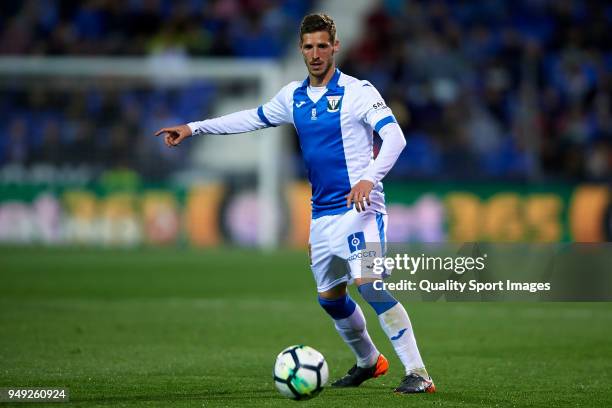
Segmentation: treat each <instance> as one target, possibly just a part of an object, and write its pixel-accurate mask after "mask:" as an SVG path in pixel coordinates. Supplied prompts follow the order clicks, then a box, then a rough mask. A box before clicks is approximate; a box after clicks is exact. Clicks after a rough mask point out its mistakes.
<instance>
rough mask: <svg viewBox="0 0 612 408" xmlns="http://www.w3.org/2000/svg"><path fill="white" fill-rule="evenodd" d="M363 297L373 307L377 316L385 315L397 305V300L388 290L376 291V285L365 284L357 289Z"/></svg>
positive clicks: (371, 283)
mask: <svg viewBox="0 0 612 408" xmlns="http://www.w3.org/2000/svg"><path fill="white" fill-rule="evenodd" d="M357 289H358V290H359V293H360V294H361V296H362V297H363V298H364V299H365V300H366V301H367V302H368V303H369V304H370V306H372V308H373V309H374V311H375V312H376V314H377V315H380V314H382V313H385V312H386V311H387V310H389V309H391V308H392V307H393V306H395V305H396V304H397V300H395V298H394V297H393V296H391V294H390V293H389V292H387V291H386V290H384V289H383V290H376V289H374V283H373V282H370V283H364V284H363V285H361V286H359V287H358V288H357Z"/></svg>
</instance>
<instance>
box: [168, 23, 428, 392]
mask: <svg viewBox="0 0 612 408" xmlns="http://www.w3.org/2000/svg"><path fill="white" fill-rule="evenodd" d="M299 46H300V50H301V52H302V55H303V57H304V62H305V64H306V68H307V69H308V77H307V78H306V79H305V80H304V81H294V82H291V83H289V84H288V85H286V86H285V87H283V88H282V89H281V90H280V92H279V93H278V94H277V95H276V96H274V97H273V98H272V100H270V101H269V102H267V103H265V104H263V105H261V106H259V107H258V108H256V109H250V110H244V111H240V112H236V113H232V114H229V115H225V116H222V117H219V118H215V119H208V120H204V121H201V122H191V123H188V124H186V125H180V126H175V127H168V128H163V129H160V130H159V131H158V132H157V133H156V135H157V136H159V135H161V134H165V136H164V139H165V143H166V144H167V145H168V146H169V147H173V146H177V145H178V144H179V143H181V142H182V141H183V140H185V138H187V137H190V136H192V135H198V134H230V133H243V132H249V131H253V130H257V129H261V128H265V127H270V126H279V125H282V124H289V123H290V124H292V125H293V126H295V129H296V130H297V134H298V137H299V141H300V147H301V150H302V154H303V156H304V162H305V163H306V167H307V169H308V178H309V180H310V183H311V185H312V221H311V224H310V240H309V241H310V242H309V246H310V252H311V269H312V272H313V275H314V278H315V281H316V284H317V291H318V299H319V303H320V304H321V306H322V307H323V309H325V311H326V312H327V313H328V314H329V315H330V316H331V318H332V319H333V321H334V325H335V327H336V330H337V331H338V333H339V334H340V336H341V337H342V339H343V340H344V341H345V343H346V344H347V345H348V346H349V348H350V349H351V350H352V351H353V353H354V354H355V357H356V360H357V362H356V364H355V365H354V366H353V367H352V368H351V369H350V370H349V371H348V373H347V374H346V375H345V376H344V377H342V378H340V379H339V380H337V381H336V382H334V383H333V384H332V386H335V387H356V386H359V385H360V384H361V383H362V382H364V381H366V380H368V379H370V378H375V377H378V376H381V375H384V374H386V373H387V371H388V368H389V363H388V361H387V359H386V358H385V357H384V356H383V355H382V354H381V353H380V352H379V351H378V349H377V348H376V346H375V345H374V343H373V342H372V339H371V338H370V335H369V334H368V331H367V329H366V321H365V318H364V315H363V312H362V310H361V308H360V307H359V305H358V304H357V303H355V302H354V301H353V299H351V297H350V296H349V294H348V292H347V283H349V282H354V283H355V285H356V286H357V289H358V291H359V293H360V294H361V296H362V297H363V298H364V299H365V300H366V301H367V302H368V303H369V304H370V305H371V306H372V307H373V308H374V310H375V312H376V313H377V315H378V319H379V321H380V324H381V326H382V328H383V330H384V332H385V333H386V334H387V336H388V337H389V340H390V341H391V343H392V344H393V347H394V349H395V351H396V353H397V355H398V356H399V359H400V360H401V362H402V363H403V364H404V366H405V371H406V376H405V377H403V379H402V381H401V383H400V384H399V386H398V387H397V388H395V392H397V393H402V394H404V393H406V394H407V393H419V392H434V391H435V386H434V383H433V381H432V380H431V378H430V377H429V375H428V374H427V371H426V370H425V365H424V364H423V360H422V359H421V355H420V353H419V350H418V348H417V344H416V340H415V337H414V333H413V330H412V325H411V323H410V319H409V318H408V314H407V313H406V310H405V309H404V307H403V306H402V305H401V304H400V303H399V302H398V301H397V300H396V299H395V298H393V296H392V295H391V294H390V293H388V292H387V291H385V290H376V289H375V288H374V284H373V282H374V279H375V278H373V277H368V276H364V275H365V274H364V273H362V267H361V266H362V265H361V259H360V258H361V257H360V256H355V255H356V254H357V255H358V254H359V253H360V252H361V251H363V250H364V249H365V247H366V245H365V243H366V242H368V243H378V245H379V246H378V247H379V248H380V250H381V253H380V254H379V255H378V256H384V246H385V236H386V228H387V213H386V209H385V200H384V193H383V186H382V183H381V180H382V178H383V177H384V176H385V175H386V174H387V172H388V171H389V170H390V169H391V167H393V165H394V164H395V161H396V160H397V158H398V156H399V155H400V153H401V151H402V149H403V148H404V146H405V145H406V141H405V139H404V135H403V133H402V130H401V128H400V127H399V126H398V124H397V122H396V120H395V118H394V116H393V114H392V112H391V110H390V109H389V108H388V107H387V106H386V105H385V102H384V101H383V99H382V97H381V96H380V94H379V93H378V91H377V90H376V89H375V88H374V86H372V84H371V83H369V82H367V81H360V80H358V79H356V78H353V77H351V76H349V75H346V74H344V73H342V72H340V70H338V69H337V68H336V63H335V60H334V58H335V55H336V54H337V53H338V51H339V47H340V43H339V41H338V39H337V38H336V26H335V23H334V21H333V20H332V19H331V18H330V17H329V16H327V15H325V14H311V15H307V16H306V17H304V19H303V20H302V23H301V27H300V42H299ZM373 131H376V132H378V134H379V135H380V136H381V138H382V140H383V143H382V146H381V148H380V151H379V153H378V156H377V157H376V159H373V148H372V146H373Z"/></svg>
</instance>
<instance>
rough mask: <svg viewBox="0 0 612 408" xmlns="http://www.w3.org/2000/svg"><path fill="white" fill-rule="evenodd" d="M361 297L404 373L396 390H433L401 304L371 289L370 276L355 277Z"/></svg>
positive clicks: (382, 292)
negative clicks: (390, 345) (371, 310)
mask: <svg viewBox="0 0 612 408" xmlns="http://www.w3.org/2000/svg"><path fill="white" fill-rule="evenodd" d="M355 284H356V285H357V288H358V290H359V293H360V294H361V296H362V297H363V298H364V299H365V300H366V301H367V302H368V303H369V304H370V305H371V306H372V308H373V309H374V311H375V312H376V314H377V315H378V320H379V322H380V325H381V327H382V329H383V331H384V332H385V334H386V335H387V337H388V338H389V340H390V341H391V344H392V345H393V348H394V349H395V352H396V354H397V356H398V357H399V359H400V360H401V362H402V364H403V365H404V368H405V371H406V376H405V377H404V379H403V380H402V383H401V384H400V386H399V387H397V388H396V390H395V391H396V392H400V393H417V392H434V391H435V386H434V384H433V381H432V380H431V377H430V376H429V374H428V373H427V370H426V369H425V364H424V363H423V359H422V358H421V354H420V352H419V348H418V346H417V342H416V338H415V335H414V331H413V329H412V323H411V322H410V318H409V317H408V313H407V312H406V309H405V308H404V306H403V305H402V304H401V303H400V302H398V301H397V300H396V299H395V298H394V297H393V296H392V295H391V294H390V293H389V292H388V291H386V290H376V289H374V284H373V279H359V278H357V279H355Z"/></svg>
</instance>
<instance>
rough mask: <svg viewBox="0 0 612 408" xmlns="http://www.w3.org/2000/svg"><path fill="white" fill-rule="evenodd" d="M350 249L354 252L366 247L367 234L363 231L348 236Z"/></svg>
mask: <svg viewBox="0 0 612 408" xmlns="http://www.w3.org/2000/svg"><path fill="white" fill-rule="evenodd" d="M347 241H348V246H349V251H350V253H351V254H352V253H353V252H355V251H359V250H361V249H365V248H366V242H365V236H364V235H363V231H359V232H355V233H353V234H351V235H349V236H348V237H347Z"/></svg>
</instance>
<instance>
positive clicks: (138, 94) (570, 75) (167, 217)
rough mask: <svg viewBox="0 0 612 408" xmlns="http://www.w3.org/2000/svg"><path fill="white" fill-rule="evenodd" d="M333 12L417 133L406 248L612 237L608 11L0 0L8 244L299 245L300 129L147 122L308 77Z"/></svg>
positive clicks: (595, 4) (396, 206)
mask: <svg viewBox="0 0 612 408" xmlns="http://www.w3.org/2000/svg"><path fill="white" fill-rule="evenodd" d="M319 9H321V10H325V11H326V12H328V13H329V14H331V15H332V16H333V17H335V18H336V20H337V26H338V30H339V36H340V40H341V42H342V51H341V53H340V55H339V57H338V59H339V61H338V62H339V67H340V68H341V69H342V70H343V71H344V72H346V73H348V74H352V75H355V76H357V77H359V78H363V79H368V80H370V81H371V82H372V83H374V84H375V85H376V86H377V87H378V89H379V90H380V91H381V93H382V94H383V96H384V97H385V99H386V100H387V102H388V104H389V105H390V106H391V107H392V109H393V111H394V112H395V115H396V117H397V118H398V121H399V123H400V124H401V126H402V128H403V130H404V132H405V135H406V138H407V141H408V145H407V148H406V149H405V151H404V152H403V154H402V156H401V158H400V160H399V162H398V163H397V165H396V166H395V168H394V169H393V171H392V172H391V173H390V174H389V176H388V177H387V179H386V180H385V184H386V189H387V197H388V202H389V212H390V215H391V219H392V223H391V225H390V226H389V239H390V240H391V241H397V242H404V241H446V240H449V241H476V240H483V241H487V240H488V241H544V242H556V241H587V242H591V241H606V240H609V239H610V237H611V231H610V230H611V224H612V221H611V217H610V194H609V185H610V184H609V183H610V181H611V180H612V117H611V109H612V108H611V75H610V71H611V70H610V68H611V67H612V53H611V50H610V44H611V42H610V41H609V39H610V38H609V26H610V20H611V19H612V7H610V6H609V5H607V4H605V2H599V1H578V0H562V1H548V0H534V1H516V2H512V3H510V2H506V1H487V2H470V1H400V0H384V1H296V0H225V1H203V0H186V1H177V2H174V1H172V2H171V1H165V0H129V1H116V0H90V1H59V0H58V1H33V0H30V1H23V2H2V4H1V5H0V13H1V14H0V15H1V17H0V27H2V29H1V31H0V107H1V108H0V109H1V111H0V112H1V113H0V114H1V116H0V117H1V119H2V120H1V122H0V131H1V132H2V137H1V138H0V242H4V243H10V244H50V245H55V244H79V245H112V246H138V245H142V244H152V245H179V246H196V247H202V246H218V245H224V244H238V245H245V246H256V245H259V246H261V247H275V246H278V245H281V243H282V246H296V247H303V246H304V245H305V242H306V239H307V231H308V222H309V206H308V201H309V187H308V185H307V183H306V181H305V172H304V169H303V166H302V163H301V159H300V154H299V147H298V146H297V143H296V137H295V135H294V133H293V129H291V128H290V127H283V128H282V129H273V130H266V131H262V132H258V133H256V134H249V135H239V136H218V137H201V138H197V139H193V140H190V141H189V143H187V144H186V145H184V146H182V147H181V148H180V149H174V150H169V149H166V148H164V146H163V145H162V143H161V142H160V141H159V140H156V139H155V138H154V137H153V136H152V134H153V131H154V130H156V129H158V128H160V127H162V126H166V125H172V124H177V123H185V122H187V121H192V120H200V119H203V118H206V117H211V116H214V115H220V114H223V113H228V112H230V111H233V110H236V109H243V108H249V107H254V106H258V105H259V104H260V103H261V102H263V101H265V100H267V99H268V98H270V97H271V96H272V95H273V94H274V93H275V92H276V90H277V89H279V88H280V86H282V85H283V84H284V83H286V82H288V81H290V80H294V79H300V78H303V77H305V75H306V71H305V69H304V68H303V66H302V62H301V60H300V56H299V53H298V51H297V49H296V42H297V27H298V25H299V21H300V19H301V17H302V16H303V15H304V14H305V13H306V12H309V11H317V10H319Z"/></svg>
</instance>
